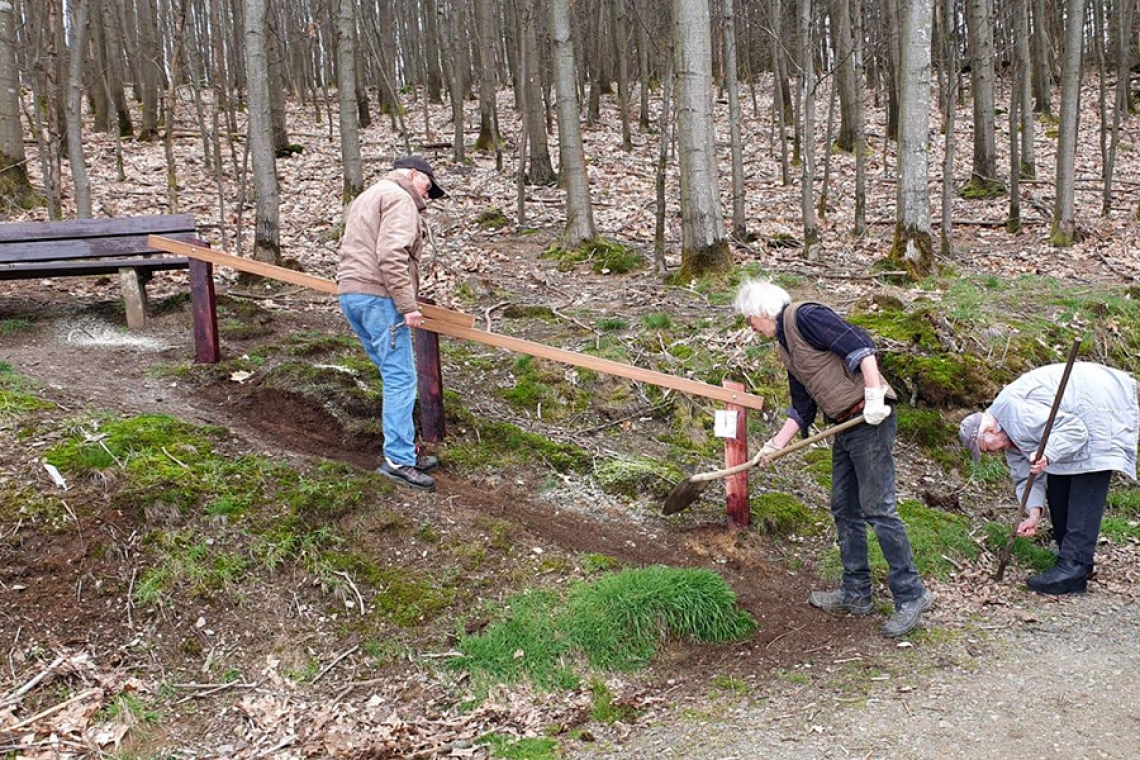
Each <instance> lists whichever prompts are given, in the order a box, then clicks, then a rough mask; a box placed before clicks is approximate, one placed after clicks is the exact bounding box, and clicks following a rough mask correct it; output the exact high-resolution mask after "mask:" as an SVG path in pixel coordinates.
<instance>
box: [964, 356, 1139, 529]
mask: <svg viewBox="0 0 1140 760" xmlns="http://www.w3.org/2000/svg"><path fill="white" fill-rule="evenodd" d="M1064 371H1065V365H1063V364H1051V365H1049V366H1047V367H1041V368H1040V369H1035V370H1032V371H1030V372H1027V373H1025V374H1024V375H1022V376H1021V377H1019V378H1018V379H1016V380H1014V381H1013V382H1012V383H1010V384H1009V385H1007V386H1006V387H1005V388H1003V389H1002V391H1001V393H999V394H998V396H997V398H996V399H994V403H993V404H992V405H991V406H990V408H989V409H987V410H986V411H987V412H988V413H990V414H992V415H993V416H994V417H995V418H996V419H997V421H998V424H999V425H1001V429H1002V430H1004V431H1005V433H1006V435H1008V436H1009V438H1010V440H1011V441H1013V444H1014V446H1016V447H1017V448H1016V449H1007V450H1006V452H1005V458H1006V461H1007V462H1009V468H1010V473H1011V474H1012V475H1013V481H1014V483H1015V485H1016V487H1017V496H1018V499H1020V498H1021V496H1022V492H1023V491H1024V490H1025V483H1026V481H1027V480H1028V479H1029V457H1031V456H1033V455H1034V454H1036V453H1037V448H1038V446H1040V445H1041V436H1042V435H1043V434H1044V432H1045V424H1046V423H1047V422H1048V420H1049V410H1050V409H1052V407H1053V399H1054V398H1055V397H1056V395H1057V388H1058V387H1059V386H1060V384H1061V375H1062V374H1064ZM1138 433H1140V407H1138V405H1137V400H1136V381H1135V380H1134V379H1133V378H1132V376H1131V375H1129V374H1128V373H1126V372H1121V371H1120V370H1116V369H1110V368H1109V367H1104V366H1101V365H1100V364H1092V363H1089V362H1077V363H1076V364H1074V365H1073V372H1072V374H1071V375H1070V376H1069V382H1068V385H1066V386H1065V395H1064V396H1063V397H1062V398H1061V405H1060V407H1058V409H1057V417H1056V419H1055V420H1054V421H1053V429H1052V431H1051V432H1050V433H1049V441H1048V442H1047V443H1046V444H1045V458H1046V459H1048V460H1049V466H1048V467H1047V468H1046V470H1045V473H1046V475H1048V474H1055V475H1077V474H1080V473H1086V472H1101V471H1103V470H1118V471H1120V472H1122V473H1124V474H1125V475H1127V476H1128V477H1130V478H1132V479H1135V478H1136V440H1137V435H1138ZM1044 506H1045V478H1044V477H1038V478H1037V479H1035V480H1034V482H1033V491H1032V493H1030V495H1029V499H1028V501H1027V502H1026V508H1027V509H1033V508H1034V507H1044Z"/></svg>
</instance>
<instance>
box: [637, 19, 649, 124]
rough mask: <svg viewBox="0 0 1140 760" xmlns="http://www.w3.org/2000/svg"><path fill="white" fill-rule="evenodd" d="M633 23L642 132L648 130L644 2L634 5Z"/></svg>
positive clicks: (647, 52)
mask: <svg viewBox="0 0 1140 760" xmlns="http://www.w3.org/2000/svg"><path fill="white" fill-rule="evenodd" d="M636 11H637V12H636V13H635V14H634V24H636V25H637V71H638V82H639V86H638V94H639V95H640V97H641V109H640V111H639V112H638V116H637V123H638V125H639V126H640V127H641V131H642V132H648V131H649V82H650V79H651V76H650V72H649V45H650V43H649V19H648V18H646V15H645V14H646V13H647V11H648V9H647V8H646V7H645V6H644V3H642V4H639V5H638V6H636Z"/></svg>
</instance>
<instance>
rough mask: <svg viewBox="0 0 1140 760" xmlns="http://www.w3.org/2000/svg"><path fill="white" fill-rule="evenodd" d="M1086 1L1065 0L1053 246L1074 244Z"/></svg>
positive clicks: (1075, 238) (1051, 236) (1051, 237)
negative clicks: (1078, 125) (1078, 131)
mask: <svg viewBox="0 0 1140 760" xmlns="http://www.w3.org/2000/svg"><path fill="white" fill-rule="evenodd" d="M1084 18H1085V0H1065V19H1066V21H1067V23H1066V24H1065V38H1064V42H1065V45H1064V48H1063V49H1062V51H1061V126H1060V129H1059V131H1058V134H1057V190H1056V205H1055V206H1054V208H1053V232H1052V234H1051V235H1050V240H1051V241H1052V243H1053V245H1057V246H1069V245H1072V244H1073V243H1075V242H1076V241H1077V220H1076V197H1075V196H1076V174H1075V169H1076V162H1077V123H1078V117H1079V114H1080V98H1081V52H1082V50H1083V49H1084V23H1083V21H1084Z"/></svg>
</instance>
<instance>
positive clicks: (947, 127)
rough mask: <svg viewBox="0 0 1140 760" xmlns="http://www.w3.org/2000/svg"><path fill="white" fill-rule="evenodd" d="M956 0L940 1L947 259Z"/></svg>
mask: <svg viewBox="0 0 1140 760" xmlns="http://www.w3.org/2000/svg"><path fill="white" fill-rule="evenodd" d="M954 6H955V0H942V19H943V22H942V68H943V74H944V77H945V81H944V85H945V89H944V92H943V93H942V134H943V139H944V140H945V144H944V146H943V151H942V224H941V225H940V226H939V230H938V236H939V251H940V252H941V254H942V257H943V258H948V257H949V256H950V254H951V253H953V251H954V238H953V222H952V219H953V210H954V152H955V150H956V144H955V139H954V138H955V134H954V128H955V124H956V122H957V109H956V103H957V96H958V88H959V87H961V77H962V75H961V73H960V72H961V66H960V65H959V64H960V62H959V60H958V23H957V20H956V19H955V17H954Z"/></svg>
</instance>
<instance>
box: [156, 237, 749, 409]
mask: <svg viewBox="0 0 1140 760" xmlns="http://www.w3.org/2000/svg"><path fill="white" fill-rule="evenodd" d="M147 244H148V245H149V246H150V247H151V248H154V249H156V250H159V251H167V252H169V253H177V254H178V255H180V256H186V257H188V258H192V259H202V260H203V261H209V262H211V263H213V264H218V265H221V266H228V267H231V268H233V269H237V270H238V271H242V272H249V273H250V274H256V275H261V276H262V277H271V278H273V279H276V280H282V281H284V282H290V283H293V284H295V285H303V286H305V287H308V288H312V289H313V290H319V291H321V292H323V293H331V294H334V295H335V294H336V283H335V282H333V281H332V280H326V279H324V278H322V277H314V276H313V275H311V274H305V273H304V272H297V271H294V270H292V269H285V268H284V267H279V266H274V265H273V264H266V263H265V262H262V261H254V260H253V259H246V258H242V257H239V256H231V255H229V254H226V253H221V252H220V251H215V250H213V249H211V248H202V247H200V246H196V245H191V244H189V243H183V242H182V241H180V240H171V239H170V238H165V237H162V236H161V235H151V236H150V237H148V238H147ZM420 311H421V312H423V315H424V326H423V329H425V330H430V331H432V332H435V333H439V334H440V335H449V336H451V337H453V338H463V339H464V340H473V341H475V342H476V343H483V344H486V345H488V346H497V347H499V348H505V349H508V350H510V351H516V352H518V353H521V354H529V355H530V356H537V357H538V358H540V359H549V360H551V361H556V362H561V363H563V364H571V365H573V366H576V367H583V368H585V369H591V370H594V371H596V372H603V373H605V374H607V375H615V376H617V377H624V378H627V379H629V380H635V381H637V382H639V383H649V384H650V385H656V386H660V387H662V388H669V389H671V390H675V391H680V392H682V393H688V394H690V395H693V396H703V397H704V398H711V399H714V400H716V401H720V402H723V403H726V404H737V405H739V406H744V407H748V408H749V409H763V408H764V399H763V397H761V396H756V395H754V394H751V393H745V392H744V391H739V390H730V389H728V388H720V387H718V386H715V385H711V384H709V383H702V382H699V381H697V380H688V379H686V378H683V377H676V376H675V375H667V374H665V373H664V372H655V371H653V370H649V369H641V368H640V367H634V366H633V365H631V364H623V363H621V362H615V361H612V360H610V359H602V358H599V357H597V356H589V355H587V354H579V353H577V352H575V351H567V350H566V349H562V348H554V347H552V346H546V345H543V344H541V343H534V342H532V341H529V340H523V339H521V338H512V337H511V336H509V335H501V334H499V333H492V332H487V331H486V330H479V329H476V328H475V327H474V325H475V317H473V316H471V315H470V314H464V313H463V312H460V311H452V310H450V309H443V308H440V307H439V306H431V305H430V304H425V303H421V304H420Z"/></svg>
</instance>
